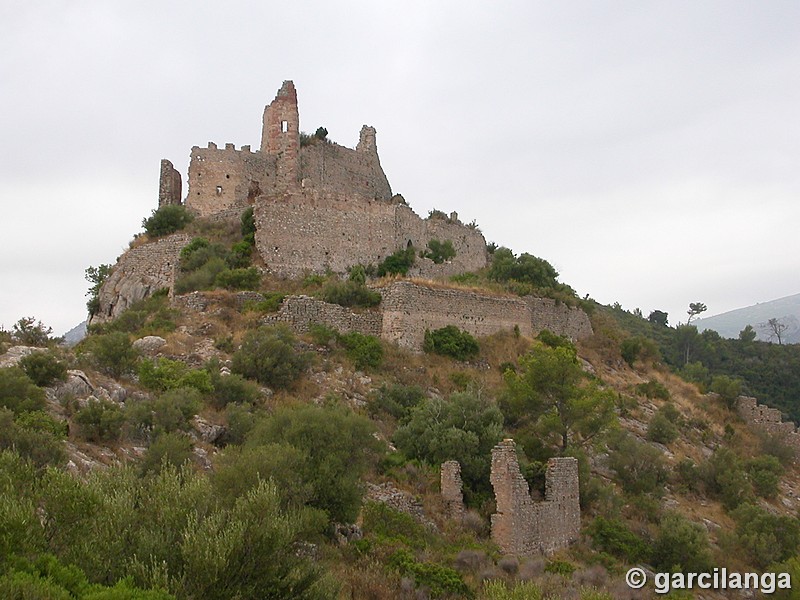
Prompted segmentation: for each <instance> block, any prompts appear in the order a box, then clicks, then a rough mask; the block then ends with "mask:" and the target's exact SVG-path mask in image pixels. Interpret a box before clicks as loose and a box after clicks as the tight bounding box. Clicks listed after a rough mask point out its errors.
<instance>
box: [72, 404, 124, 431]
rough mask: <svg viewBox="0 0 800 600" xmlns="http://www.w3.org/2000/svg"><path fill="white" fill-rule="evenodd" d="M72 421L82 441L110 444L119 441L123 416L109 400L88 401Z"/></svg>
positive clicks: (119, 409) (120, 410) (117, 407)
mask: <svg viewBox="0 0 800 600" xmlns="http://www.w3.org/2000/svg"><path fill="white" fill-rule="evenodd" d="M73 421H74V422H75V423H76V424H77V425H78V427H79V431H80V435H81V437H82V438H83V439H85V440H87V441H89V442H111V441H114V440H118V439H119V437H120V435H121V433H122V424H123V423H124V422H125V415H124V414H123V412H122V409H121V408H120V407H119V406H117V405H116V404H115V403H114V402H111V401H110V400H92V399H90V400H89V403H88V404H87V405H86V406H85V407H84V408H82V409H80V410H79V411H78V412H77V413H75V416H74V417H73Z"/></svg>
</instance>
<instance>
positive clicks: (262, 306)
mask: <svg viewBox="0 0 800 600" xmlns="http://www.w3.org/2000/svg"><path fill="white" fill-rule="evenodd" d="M263 296H264V299H263V300H261V301H260V302H255V303H252V304H251V303H248V304H247V305H246V308H247V309H249V310H257V311H258V312H262V313H273V312H278V309H279V308H280V307H281V304H282V303H283V299H284V298H286V294H282V293H280V292H266V293H265V294H263Z"/></svg>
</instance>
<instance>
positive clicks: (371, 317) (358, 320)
mask: <svg viewBox="0 0 800 600" xmlns="http://www.w3.org/2000/svg"><path fill="white" fill-rule="evenodd" d="M264 322H265V323H273V324H278V323H283V324H285V325H288V326H289V327H291V328H292V329H294V330H295V331H297V332H299V333H307V332H308V329H309V326H310V325H313V324H314V323H319V324H323V325H328V326H329V327H333V328H334V329H336V330H337V331H339V332H342V333H347V332H350V331H357V332H358V333H363V334H364V335H374V336H376V337H380V335H381V315H380V313H378V312H372V311H365V312H358V313H356V312H353V311H351V310H350V309H348V308H345V307H344V306H339V305H338V304H328V303H327V302H323V301H322V300H317V299H316V298H310V297H308V296H289V297H287V298H286V299H284V301H283V304H281V307H280V309H279V310H278V312H277V313H276V314H274V315H268V316H267V317H266V318H265V319H264Z"/></svg>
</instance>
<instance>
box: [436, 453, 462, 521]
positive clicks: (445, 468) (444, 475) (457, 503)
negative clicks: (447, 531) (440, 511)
mask: <svg viewBox="0 0 800 600" xmlns="http://www.w3.org/2000/svg"><path fill="white" fill-rule="evenodd" d="M440 481H441V491H442V500H444V505H445V511H446V513H447V515H448V516H449V517H450V518H451V519H460V518H461V517H463V516H464V494H463V491H462V481H461V465H460V464H458V461H455V460H448V461H447V462H444V463H442V468H441V474H440Z"/></svg>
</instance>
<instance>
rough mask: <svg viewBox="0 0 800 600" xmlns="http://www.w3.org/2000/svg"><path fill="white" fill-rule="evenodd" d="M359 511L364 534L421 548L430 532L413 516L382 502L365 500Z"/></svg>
mask: <svg viewBox="0 0 800 600" xmlns="http://www.w3.org/2000/svg"><path fill="white" fill-rule="evenodd" d="M361 512H362V519H363V523H362V528H363V530H364V532H365V533H366V534H372V535H375V536H378V537H379V538H383V539H386V540H396V541H399V542H401V543H403V544H406V545H408V546H412V547H414V548H423V547H424V546H425V545H426V543H427V540H428V539H429V538H430V532H428V531H427V530H426V529H425V527H424V526H423V525H421V524H420V523H418V522H417V521H416V520H415V519H414V517H412V516H411V515H409V514H407V513H404V512H400V511H398V510H395V509H393V508H391V507H390V506H388V505H386V504H384V503H383V502H367V503H366V504H365V505H364V509H363V510H362V511H361Z"/></svg>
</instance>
